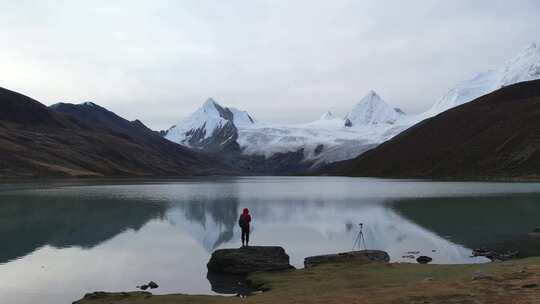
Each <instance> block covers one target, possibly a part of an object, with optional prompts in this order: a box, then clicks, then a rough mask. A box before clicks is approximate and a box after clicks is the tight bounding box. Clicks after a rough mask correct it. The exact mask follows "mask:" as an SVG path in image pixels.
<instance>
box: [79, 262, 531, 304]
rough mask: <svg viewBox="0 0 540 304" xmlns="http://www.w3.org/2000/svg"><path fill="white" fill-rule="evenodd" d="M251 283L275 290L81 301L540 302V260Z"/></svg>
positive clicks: (331, 267) (364, 270) (365, 266)
mask: <svg viewBox="0 0 540 304" xmlns="http://www.w3.org/2000/svg"><path fill="white" fill-rule="evenodd" d="M473 277H476V278H477V279H473ZM250 279H251V280H252V281H253V282H254V284H257V285H258V286H260V287H263V288H269V289H270V291H267V292H264V293H262V294H258V295H254V296H251V297H248V298H244V299H239V298H237V297H221V296H190V295H180V294H177V295H151V294H148V293H116V294H101V295H97V296H96V297H95V298H94V299H90V298H88V299H83V300H81V301H80V302H78V303H80V304H105V303H107V304H109V303H113V304H115V303H125V304H128V303H129V304H139V303H140V304H143V303H145V304H173V303H238V302H242V303H272V304H275V303H381V304H383V303H385V304H386V303H418V304H420V303H501V304H502V303H504V304H507V303H540V286H539V285H540V258H528V259H523V260H515V261H509V262H503V263H488V264H480V265H420V264H382V263H369V262H367V261H366V260H363V259H353V260H349V261H347V262H342V263H329V264H324V265H320V266H317V267H314V268H311V269H307V270H306V269H302V270H293V271H287V272H275V273H261V274H256V275H252V276H251V277H250ZM535 284H538V285H537V286H535Z"/></svg>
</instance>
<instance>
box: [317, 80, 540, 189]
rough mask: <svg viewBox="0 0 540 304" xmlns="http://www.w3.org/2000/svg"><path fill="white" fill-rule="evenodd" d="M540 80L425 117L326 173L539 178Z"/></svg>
mask: <svg viewBox="0 0 540 304" xmlns="http://www.w3.org/2000/svg"><path fill="white" fill-rule="evenodd" d="M539 148H540V80H535V81H529V82H523V83H518V84H515V85H511V86H508V87H505V88H502V89H499V90H497V91H495V92H493V93H490V94H488V95H485V96H482V97H480V98H478V99H476V100H474V101H472V102H470V103H466V104H464V105H462V106H459V107H456V108H453V109H450V110H448V111H446V112H443V113H441V114H439V115H437V116H435V117H432V118H430V119H426V120H424V121H422V122H420V123H418V124H417V125H415V126H413V127H411V128H409V129H408V130H407V131H405V132H403V133H401V134H399V135H398V136H396V137H394V138H393V139H391V140H389V141H387V142H385V143H383V144H381V145H380V146H378V147H377V148H375V149H373V150H370V151H368V152H366V153H364V154H362V155H361V156H359V157H357V158H355V159H353V160H349V161H344V162H340V163H336V164H333V165H330V166H328V167H327V168H325V169H324V170H323V173H326V174H335V175H351V176H377V177H400V178H448V179H538V178H540V150H539Z"/></svg>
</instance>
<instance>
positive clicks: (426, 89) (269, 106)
mask: <svg viewBox="0 0 540 304" xmlns="http://www.w3.org/2000/svg"><path fill="white" fill-rule="evenodd" d="M0 5H1V6H0V7H1V8H2V9H1V10H0V86H2V87H5V88H8V89H11V90H15V91H18V92H21V93H23V94H26V95H29V96H31V97H33V98H35V99H37V100H39V101H41V102H43V103H45V104H47V105H50V104H53V103H55V102H58V101H65V102H82V101H87V100H90V101H93V102H95V103H98V104H100V105H102V106H105V107H107V108H109V109H110V110H112V111H114V112H116V113H117V114H119V115H121V116H123V117H125V118H127V119H130V120H132V119H135V118H139V119H141V120H142V121H143V122H145V123H146V124H147V125H149V126H150V127H152V128H154V129H162V128H167V127H169V126H170V125H172V124H174V123H175V122H177V121H178V120H179V119H181V118H182V117H184V116H187V115H189V114H190V113H191V112H193V111H194V110H196V108H197V107H199V106H200V105H201V104H202V103H203V102H204V100H206V98H208V97H210V96H212V97H214V98H215V99H216V100H217V101H218V102H220V103H221V104H223V105H229V106H234V107H237V108H240V109H244V110H247V111H249V112H250V113H251V114H252V116H254V117H255V118H256V119H258V120H262V121H269V122H284V123H293V122H306V121H310V120H314V119H317V118H318V117H319V116H320V115H321V114H322V113H323V112H325V111H326V110H333V111H334V112H335V113H336V114H339V115H344V114H346V112H348V110H349V109H351V108H352V107H353V105H354V104H355V103H356V102H358V101H359V100H360V98H362V96H363V95H364V94H365V93H366V92H367V91H368V90H369V89H374V90H375V91H377V92H378V93H379V94H380V95H381V96H382V97H383V98H384V99H385V100H386V101H387V102H388V103H390V104H391V105H393V106H396V107H400V108H402V109H403V110H404V111H405V112H411V113H412V112H419V111H422V110H425V109H426V108H428V107H429V106H430V105H431V104H432V103H434V102H435V101H436V99H437V98H438V97H439V96H441V95H442V94H444V93H445V91H446V90H447V89H448V88H449V87H451V86H452V85H454V84H455V83H456V82H458V81H461V80H464V79H467V78H469V77H471V76H473V75H474V74H475V73H476V72H481V71H484V70H487V69H490V68H495V67H497V66H499V65H501V64H502V63H503V62H504V61H506V60H508V59H510V58H511V57H513V56H514V55H515V54H517V53H518V52H519V51H521V50H522V49H523V48H525V47H526V46H527V45H529V44H530V43H531V42H535V41H536V42H538V41H539V40H540V1H537V0H531V1H525V0H523V1H519V0H507V1H497V0H486V1H481V0H475V1H470V0H466V1H465V0H464V1H456V0H453V1H444V0H440V1H402V0H399V1H380V0H377V1H361V0H357V1H346V0H344V1H341V0H332V1H314V0H306V1H292V0H283V1H256V0H245V1H231V0H228V1H218V0H215V1H202V0H194V1H186V0H178V1H177V0H170V1H158V0H146V1H134V0H126V1H118V0H116V1H110V0H104V1H97V0H92V1H75V0H65V1H62V0H50V1H47V0H43V1H39V0H36V1H25V0H13V1H5V0H0Z"/></svg>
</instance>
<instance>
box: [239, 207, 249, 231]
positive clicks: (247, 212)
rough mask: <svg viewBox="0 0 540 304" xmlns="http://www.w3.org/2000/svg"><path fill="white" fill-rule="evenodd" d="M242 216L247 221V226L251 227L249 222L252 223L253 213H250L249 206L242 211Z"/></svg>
mask: <svg viewBox="0 0 540 304" xmlns="http://www.w3.org/2000/svg"><path fill="white" fill-rule="evenodd" d="M240 218H241V219H243V220H244V221H246V223H247V224H248V226H247V227H248V228H249V223H251V215H249V210H248V209H247V208H244V210H243V211H242V215H240Z"/></svg>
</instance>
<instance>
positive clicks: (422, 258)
mask: <svg viewBox="0 0 540 304" xmlns="http://www.w3.org/2000/svg"><path fill="white" fill-rule="evenodd" d="M416 261H417V262H418V263H420V264H427V263H429V262H431V261H433V259H432V258H430V257H428V256H425V255H422V256H419V257H417V258H416Z"/></svg>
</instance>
